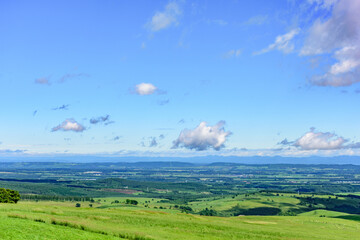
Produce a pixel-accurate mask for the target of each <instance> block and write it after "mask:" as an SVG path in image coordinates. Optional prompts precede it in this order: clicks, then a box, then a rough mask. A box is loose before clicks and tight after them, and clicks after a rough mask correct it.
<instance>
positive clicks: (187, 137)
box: [173, 121, 231, 151]
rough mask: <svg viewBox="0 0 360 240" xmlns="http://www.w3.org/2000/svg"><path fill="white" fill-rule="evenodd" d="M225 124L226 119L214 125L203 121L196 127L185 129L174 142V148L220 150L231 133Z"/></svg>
mask: <svg viewBox="0 0 360 240" xmlns="http://www.w3.org/2000/svg"><path fill="white" fill-rule="evenodd" d="M224 125H225V122H224V121H220V122H218V123H217V124H216V125H214V126H207V123H206V122H201V123H200V124H199V126H197V127H196V128H195V129H192V130H190V129H184V130H182V131H181V133H180V135H179V137H178V138H177V139H176V140H175V141H174V142H173V148H178V147H184V148H188V149H195V150H197V151H203V150H207V149H209V148H213V149H215V150H220V149H221V148H222V147H224V143H225V141H226V139H227V137H228V136H229V135H230V134H231V132H226V131H225V130H224Z"/></svg>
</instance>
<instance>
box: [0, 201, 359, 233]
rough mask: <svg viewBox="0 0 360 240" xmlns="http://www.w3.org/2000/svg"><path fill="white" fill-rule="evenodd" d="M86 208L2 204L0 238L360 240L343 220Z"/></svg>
mask: <svg viewBox="0 0 360 240" xmlns="http://www.w3.org/2000/svg"><path fill="white" fill-rule="evenodd" d="M109 200H110V199H109ZM154 201H155V200H154ZM107 202H108V201H107ZM81 204H82V206H81V207H80V208H77V207H75V203H73V202H26V201H24V202H19V203H18V204H0V221H1V223H2V224H0V238H1V239H54V237H56V238H55V239H121V238H125V239H184V236H186V239H250V240H251V239H360V236H359V231H360V223H359V222H357V221H352V220H346V219H340V218H326V217H321V218H320V217H317V216H266V217H265V216H239V217H206V216H199V215H192V214H185V213H180V212H178V211H173V210H170V209H166V210H160V209H147V208H144V207H143V206H128V207H118V208H97V207H98V206H100V204H98V203H94V207H93V208H90V207H88V204H89V203H81ZM305 230H306V231H305Z"/></svg>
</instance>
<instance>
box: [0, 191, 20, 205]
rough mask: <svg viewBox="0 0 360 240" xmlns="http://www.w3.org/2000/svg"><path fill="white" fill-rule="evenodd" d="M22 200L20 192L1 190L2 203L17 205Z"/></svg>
mask: <svg viewBox="0 0 360 240" xmlns="http://www.w3.org/2000/svg"><path fill="white" fill-rule="evenodd" d="M19 200H20V194H19V192H18V191H15V190H11V189H5V188H0V203H17V202H18V201H19Z"/></svg>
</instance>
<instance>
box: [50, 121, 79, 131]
mask: <svg viewBox="0 0 360 240" xmlns="http://www.w3.org/2000/svg"><path fill="white" fill-rule="evenodd" d="M85 129H86V128H85V127H84V126H83V125H81V124H80V123H78V122H76V121H75V120H74V119H66V120H65V121H63V122H62V123H61V124H59V125H58V126H56V127H53V128H52V129H51V131H52V132H56V131H60V130H61V131H66V132H67V131H73V132H83V131H84V130H85Z"/></svg>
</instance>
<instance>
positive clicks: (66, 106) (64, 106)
mask: <svg viewBox="0 0 360 240" xmlns="http://www.w3.org/2000/svg"><path fill="white" fill-rule="evenodd" d="M69 106H70V105H69V104H63V105H61V106H59V107H55V108H52V109H51V110H54V111H56V110H68V109H69Z"/></svg>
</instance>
